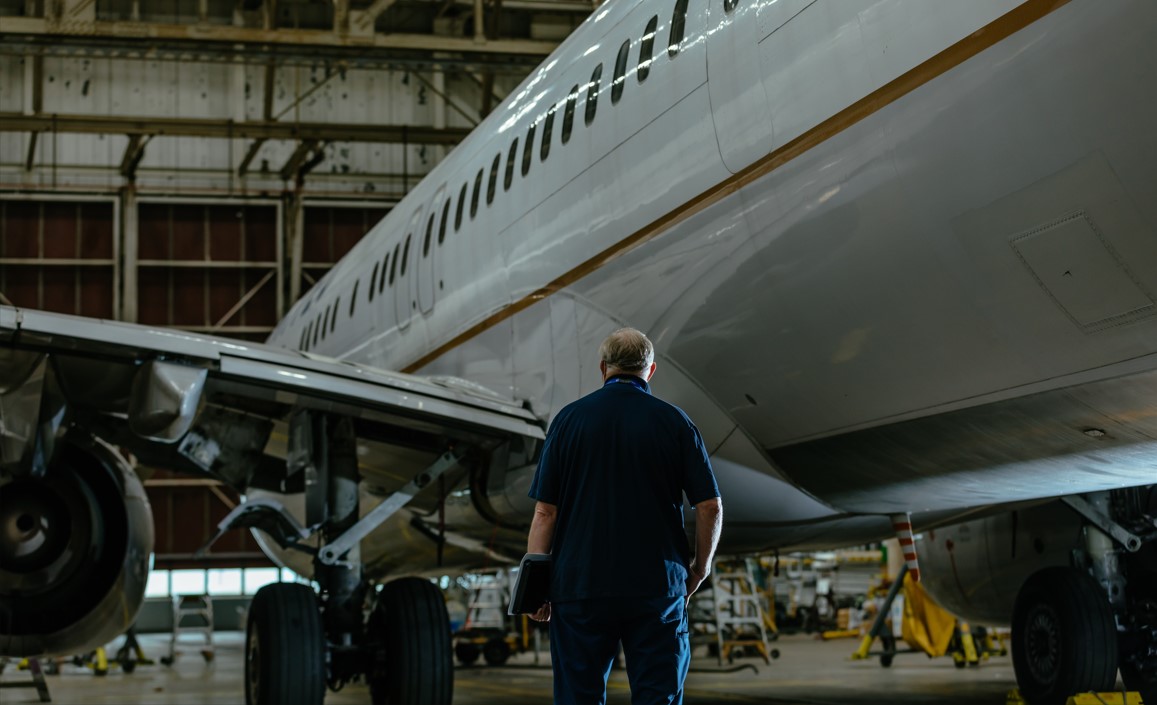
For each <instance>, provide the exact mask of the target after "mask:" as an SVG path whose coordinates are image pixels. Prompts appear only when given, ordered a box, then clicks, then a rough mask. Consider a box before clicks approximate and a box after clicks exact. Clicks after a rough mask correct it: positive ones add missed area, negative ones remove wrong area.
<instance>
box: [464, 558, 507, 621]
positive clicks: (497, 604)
mask: <svg viewBox="0 0 1157 705" xmlns="http://www.w3.org/2000/svg"><path fill="white" fill-rule="evenodd" d="M509 603H510V579H509V577H508V576H507V573H506V572H505V571H499V572H498V573H495V574H493V575H482V576H479V581H478V586H477V587H475V588H474V592H473V594H472V595H471V596H470V604H469V605H467V607H466V623H465V624H464V625H463V628H464V629H500V630H503V631H505V630H506V608H507V605H508V604H509Z"/></svg>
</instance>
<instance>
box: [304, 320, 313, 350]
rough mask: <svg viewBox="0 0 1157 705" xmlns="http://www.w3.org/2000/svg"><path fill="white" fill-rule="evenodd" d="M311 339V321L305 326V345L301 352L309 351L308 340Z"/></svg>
mask: <svg viewBox="0 0 1157 705" xmlns="http://www.w3.org/2000/svg"><path fill="white" fill-rule="evenodd" d="M311 337H313V321H310V322H309V324H308V325H306V326H305V345H303V346H301V349H302V350H309V348H310V347H311V346H310V344H309V339H310V338H311Z"/></svg>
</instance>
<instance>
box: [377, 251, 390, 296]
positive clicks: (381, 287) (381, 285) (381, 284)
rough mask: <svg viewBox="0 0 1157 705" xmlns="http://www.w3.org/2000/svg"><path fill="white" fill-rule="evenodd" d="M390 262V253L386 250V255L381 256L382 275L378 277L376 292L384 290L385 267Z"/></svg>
mask: <svg viewBox="0 0 1157 705" xmlns="http://www.w3.org/2000/svg"><path fill="white" fill-rule="evenodd" d="M389 263H390V253H389V252H386V256H385V257H383V258H382V275H381V277H379V278H378V293H379V294H380V293H382V292H383V291H385V290H386V267H388V266H389Z"/></svg>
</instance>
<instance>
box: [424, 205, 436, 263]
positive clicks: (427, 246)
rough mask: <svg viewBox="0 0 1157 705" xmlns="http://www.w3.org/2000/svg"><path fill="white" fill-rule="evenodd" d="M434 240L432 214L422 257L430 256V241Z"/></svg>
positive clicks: (427, 227) (428, 223)
mask: <svg viewBox="0 0 1157 705" xmlns="http://www.w3.org/2000/svg"><path fill="white" fill-rule="evenodd" d="M433 238H434V214H433V213H431V214H430V220H429V221H428V222H427V223H426V238H425V239H424V240H422V256H423V257H429V256H430V240H432V239H433Z"/></svg>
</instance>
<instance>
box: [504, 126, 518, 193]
mask: <svg viewBox="0 0 1157 705" xmlns="http://www.w3.org/2000/svg"><path fill="white" fill-rule="evenodd" d="M515 159H518V138H517V137H515V138H514V141H513V142H511V143H510V152H509V153H508V154H507V155H506V176H504V177H502V188H503V189H504V190H506V191H509V190H510V185H511V184H512V183H514V160H515Z"/></svg>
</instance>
